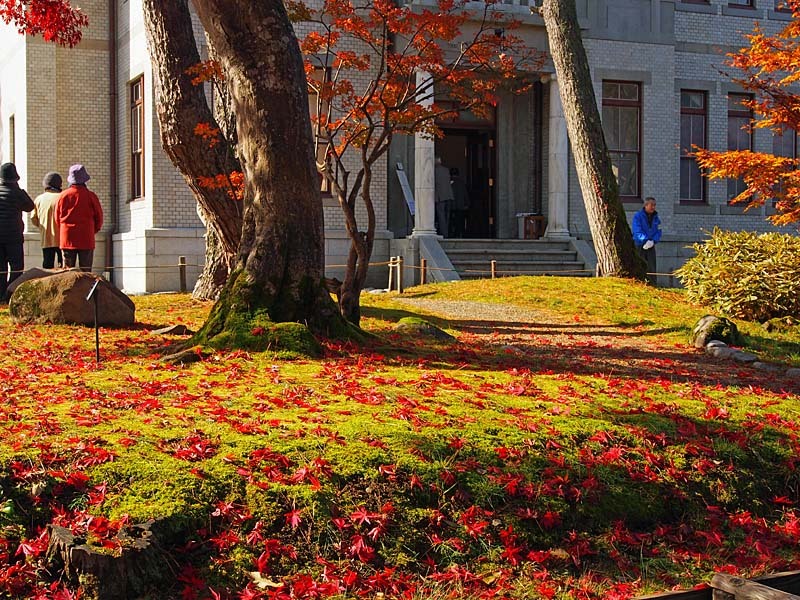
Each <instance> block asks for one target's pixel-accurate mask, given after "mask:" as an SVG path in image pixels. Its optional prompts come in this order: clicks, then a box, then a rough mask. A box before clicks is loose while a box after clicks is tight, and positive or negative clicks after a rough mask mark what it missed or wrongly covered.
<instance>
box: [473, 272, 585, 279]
mask: <svg viewBox="0 0 800 600" xmlns="http://www.w3.org/2000/svg"><path fill="white" fill-rule="evenodd" d="M522 275H530V276H545V275H546V276H550V277H591V276H592V274H591V273H589V272H588V271H577V272H572V271H541V272H538V271H537V272H525V273H515V272H511V273H509V272H505V273H498V274H497V277H519V276H522ZM458 276H459V277H461V279H489V278H490V277H491V274H490V273H484V272H482V271H481V272H475V271H458Z"/></svg>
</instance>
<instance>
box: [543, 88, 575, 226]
mask: <svg viewBox="0 0 800 600" xmlns="http://www.w3.org/2000/svg"><path fill="white" fill-rule="evenodd" d="M549 131H550V135H549V147H548V149H547V159H548V163H547V165H548V166H547V187H548V192H547V229H546V230H545V232H544V236H545V237H546V238H549V239H565V238H568V237H570V235H569V194H568V190H569V137H568V136H567V121H566V119H564V106H563V104H562V103H561V93H560V92H559V90H558V81H557V80H556V76H555V74H553V75H551V76H550V130H549Z"/></svg>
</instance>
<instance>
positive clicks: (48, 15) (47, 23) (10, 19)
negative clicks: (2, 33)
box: [0, 0, 89, 48]
mask: <svg viewBox="0 0 800 600" xmlns="http://www.w3.org/2000/svg"><path fill="white" fill-rule="evenodd" d="M0 19H2V20H3V21H4V22H5V23H7V24H13V25H15V26H16V27H17V29H18V30H19V32H20V33H23V34H27V35H41V36H42V37H43V38H44V39H45V40H46V41H48V42H55V43H57V44H59V45H61V46H69V47H70V48H71V47H73V46H75V45H76V44H78V42H80V41H81V30H82V29H83V28H85V27H86V26H87V25H89V19H88V18H87V16H86V15H85V14H84V13H83V12H82V11H81V10H80V9H79V8H74V7H73V6H71V5H70V3H69V0H0Z"/></svg>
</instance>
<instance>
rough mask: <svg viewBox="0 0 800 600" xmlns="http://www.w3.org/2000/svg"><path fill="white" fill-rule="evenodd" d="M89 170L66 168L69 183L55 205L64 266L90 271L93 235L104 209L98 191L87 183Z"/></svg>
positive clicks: (92, 255)
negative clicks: (92, 189)
mask: <svg viewBox="0 0 800 600" xmlns="http://www.w3.org/2000/svg"><path fill="white" fill-rule="evenodd" d="M89 179H90V177H89V173H87V172H86V168H85V167H84V166H83V165H72V166H71V167H70V168H69V176H68V177H67V182H68V183H69V184H70V186H69V187H68V188H67V189H66V190H64V191H63V192H61V196H59V198H58V208H57V209H56V221H57V222H58V230H59V239H60V242H61V251H62V252H63V254H64V266H65V267H66V268H68V269H74V268H75V263H76V262H78V263H79V264H80V269H81V271H91V270H92V261H93V259H94V236H95V234H96V233H97V232H98V231H100V228H101V227H102V226H103V209H102V207H101V206H100V201H99V200H98V199H97V194H95V193H94V192H93V191H91V190H90V189H89V188H87V187H86V182H87V181H89Z"/></svg>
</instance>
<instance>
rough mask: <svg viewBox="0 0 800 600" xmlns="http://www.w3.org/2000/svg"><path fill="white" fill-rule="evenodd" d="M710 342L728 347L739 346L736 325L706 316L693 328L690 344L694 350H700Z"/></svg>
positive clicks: (720, 318) (739, 338) (721, 318)
mask: <svg viewBox="0 0 800 600" xmlns="http://www.w3.org/2000/svg"><path fill="white" fill-rule="evenodd" d="M712 340H719V341H721V342H725V343H726V344H728V345H730V346H739V345H741V343H742V337H741V336H740V335H739V328H738V327H736V323H734V322H733V321H729V320H728V319H726V318H724V317H715V316H714V315H706V316H705V317H703V318H702V319H700V320H699V321H698V322H697V325H695V326H694V330H693V331H692V343H693V344H694V347H695V348H698V349H700V350H702V349H703V348H705V347H706V345H707V344H708V343H709V342H710V341H712Z"/></svg>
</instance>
